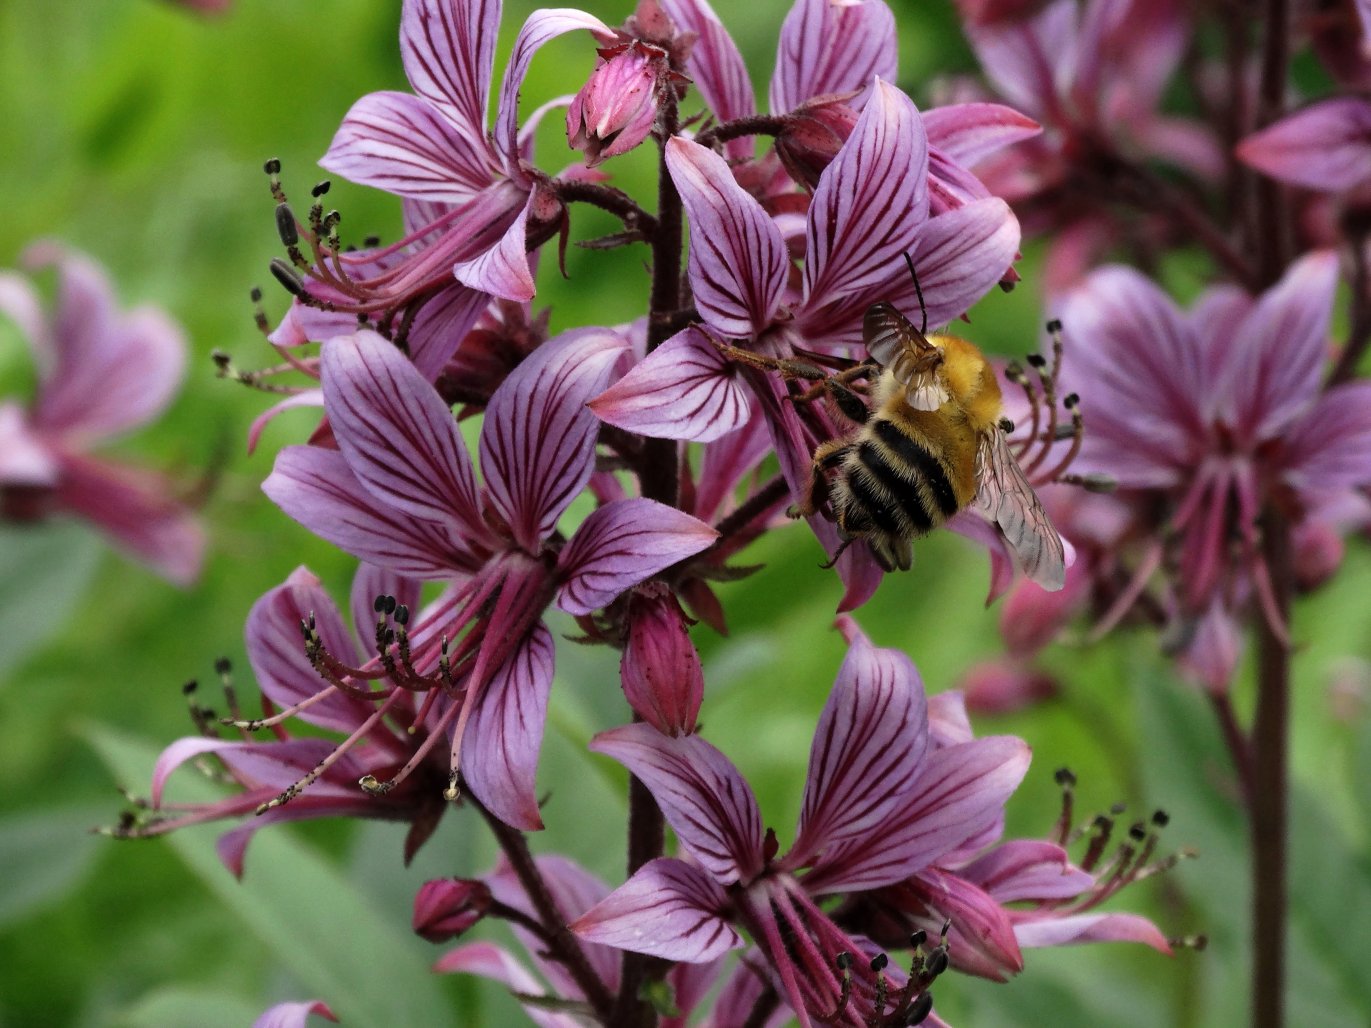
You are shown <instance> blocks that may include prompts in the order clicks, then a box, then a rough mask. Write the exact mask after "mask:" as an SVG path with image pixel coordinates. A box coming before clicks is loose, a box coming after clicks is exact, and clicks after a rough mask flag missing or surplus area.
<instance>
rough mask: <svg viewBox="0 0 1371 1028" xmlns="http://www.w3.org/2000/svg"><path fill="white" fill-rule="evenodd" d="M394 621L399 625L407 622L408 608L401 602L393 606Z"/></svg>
mask: <svg viewBox="0 0 1371 1028" xmlns="http://www.w3.org/2000/svg"><path fill="white" fill-rule="evenodd" d="M395 623H396V624H399V625H407V624H409V608H408V607H406V606H405V605H404V604H403V603H402V604H400V605H399V606H398V607H396V608H395Z"/></svg>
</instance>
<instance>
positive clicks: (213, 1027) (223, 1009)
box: [114, 986, 325, 1028]
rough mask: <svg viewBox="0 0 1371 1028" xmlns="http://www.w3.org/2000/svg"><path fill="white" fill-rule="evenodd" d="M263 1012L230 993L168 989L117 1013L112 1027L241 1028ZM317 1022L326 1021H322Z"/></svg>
mask: <svg viewBox="0 0 1371 1028" xmlns="http://www.w3.org/2000/svg"><path fill="white" fill-rule="evenodd" d="M263 1009H265V1007H262V1008H258V1007H255V1006H253V1005H252V1004H251V1003H248V1002H246V1001H244V1000H243V999H242V998H241V997H239V996H234V995H232V994H230V993H224V992H212V991H208V990H201V989H183V988H178V987H176V986H170V987H168V988H165V989H158V990H156V991H155V992H152V993H149V994H148V995H146V996H144V997H143V998H142V999H140V1000H139V1001H138V1002H137V1003H135V1004H134V1005H133V1006H131V1007H129V1008H128V1009H127V1010H125V1011H124V1012H123V1013H122V1014H120V1015H119V1017H117V1018H116V1019H115V1021H114V1024H115V1026H116V1028H166V1026H167V1025H174V1024H193V1025H195V1026H196V1028H243V1026H244V1025H248V1024H252V1022H253V1021H255V1020H256V1019H257V1017H258V1015H260V1014H261V1013H262V1010H263ZM317 1023H318V1024H320V1025H322V1024H324V1023H325V1022H324V1021H323V1019H322V1018H321V1019H318V1021H317Z"/></svg>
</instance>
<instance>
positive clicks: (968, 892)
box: [891, 868, 1023, 982]
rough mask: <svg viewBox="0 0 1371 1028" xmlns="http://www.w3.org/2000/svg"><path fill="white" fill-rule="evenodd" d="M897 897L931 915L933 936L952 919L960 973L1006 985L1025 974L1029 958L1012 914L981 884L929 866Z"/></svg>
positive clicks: (951, 948)
mask: <svg viewBox="0 0 1371 1028" xmlns="http://www.w3.org/2000/svg"><path fill="white" fill-rule="evenodd" d="M891 893H892V894H893V895H894V896H895V897H897V899H896V901H895V902H896V903H897V904H898V903H899V898H906V897H907V898H913V899H914V900H915V902H914V904H913V905H914V906H915V908H916V909H917V908H918V907H923V908H924V909H926V910H928V911H929V912H930V913H931V915H932V916H927V915H926V923H925V924H924V927H925V929H926V930H928V931H929V934H930V935H931V934H932V933H933V930H935V929H937V928H940V927H941V926H942V924H943V923H944V922H945V921H946V920H947V919H949V918H950V919H951V921H952V929H951V931H950V932H949V933H948V955H949V956H950V957H951V958H952V963H953V965H954V966H955V967H956V968H957V969H958V970H959V971H964V972H966V973H967V974H974V975H977V976H979V977H981V978H989V979H990V980H991V981H996V982H1003V981H1007V980H1008V979H1009V977H1010V976H1011V975H1015V974H1018V973H1019V972H1020V971H1022V970H1023V954H1022V953H1021V952H1019V943H1018V940H1017V939H1016V938H1015V936H1014V925H1013V923H1012V921H1011V919H1010V916H1009V913H1008V912H1007V911H1006V910H1005V909H1004V907H1002V906H1001V905H1000V904H999V903H998V902H997V901H996V900H995V898H994V897H992V896H990V895H989V894H988V893H986V892H985V890H983V889H981V888H979V887H977V886H976V885H975V884H973V883H971V882H969V881H966V880H965V879H963V878H962V877H961V876H959V875H955V874H949V873H947V872H945V871H941V870H939V869H937V868H929V869H927V870H926V871H924V872H922V873H920V874H919V875H918V876H916V877H915V878H914V879H912V880H911V881H910V882H908V883H907V884H906V885H903V886H899V887H896V888H895V889H892V890H891ZM918 921H925V918H916V923H917V922H918Z"/></svg>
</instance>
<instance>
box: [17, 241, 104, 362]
mask: <svg viewBox="0 0 1371 1028" xmlns="http://www.w3.org/2000/svg"><path fill="white" fill-rule="evenodd" d="M22 260H23V263H24V265H25V266H26V267H29V268H32V269H35V270H36V269H39V268H47V267H54V268H56V270H57V303H56V306H55V308H54V311H53V317H52V327H51V332H50V334H47V335H43V336H36V337H34V338H33V339H31V340H30V342H31V343H32V344H33V345H34V346H35V350H34V360H35V361H36V362H37V364H38V377H39V381H40V383H41V384H42V386H43V387H47V386H49V385H59V384H60V382H61V381H62V380H63V379H66V378H67V377H68V376H71V375H75V376H76V377H77V378H81V377H83V375H84V373H83V370H82V369H83V368H84V367H85V366H86V365H89V364H93V363H94V364H107V363H108V362H107V361H106V360H103V359H102V358H101V356H100V351H101V349H102V348H103V347H104V345H105V342H106V340H107V338H108V335H109V331H110V329H111V328H112V327H113V326H114V324H115V322H116V321H117V320H118V316H119V315H118V309H117V307H116V303H115V297H114V290H113V288H112V287H111V286H110V282H109V277H108V276H107V275H106V274H105V270H104V269H103V268H102V267H101V266H100V265H99V264H97V263H96V262H95V261H94V260H92V259H91V258H90V257H87V256H86V255H85V254H82V253H78V252H76V251H73V250H69V249H67V248H66V247H65V246H63V245H62V244H61V243H57V242H55V241H53V240H43V241H41V242H38V243H35V244H34V245H33V246H30V247H29V248H28V249H27V250H25V251H24V255H23V258H22ZM44 341H48V342H50V343H51V344H52V348H51V350H49V351H47V352H43V351H42V350H41V349H39V348H38V347H39V346H40V345H41V344H42V343H43V342H44Z"/></svg>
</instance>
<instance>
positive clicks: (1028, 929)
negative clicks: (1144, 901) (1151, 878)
mask: <svg viewBox="0 0 1371 1028" xmlns="http://www.w3.org/2000/svg"><path fill="white" fill-rule="evenodd" d="M1014 935H1015V937H1016V938H1017V939H1018V940H1019V945H1020V946H1023V947H1025V948H1029V949H1032V948H1035V947H1040V946H1070V945H1073V944H1075V943H1081V942H1141V943H1142V944H1143V945H1145V946H1151V947H1152V948H1153V949H1154V950H1156V951H1157V952H1158V953H1165V954H1166V955H1167V956H1171V945H1170V943H1168V942H1167V941H1166V936H1164V935H1163V934H1162V933H1161V932H1160V931H1159V930H1158V929H1157V926H1156V925H1154V924H1153V923H1152V922H1151V921H1149V920H1147V918H1145V917H1139V916H1138V915H1137V914H1075V915H1072V916H1068V917H1049V918H1044V919H1043V920H1040V921H1025V922H1021V923H1019V924H1016V925H1015V926H1014Z"/></svg>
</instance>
